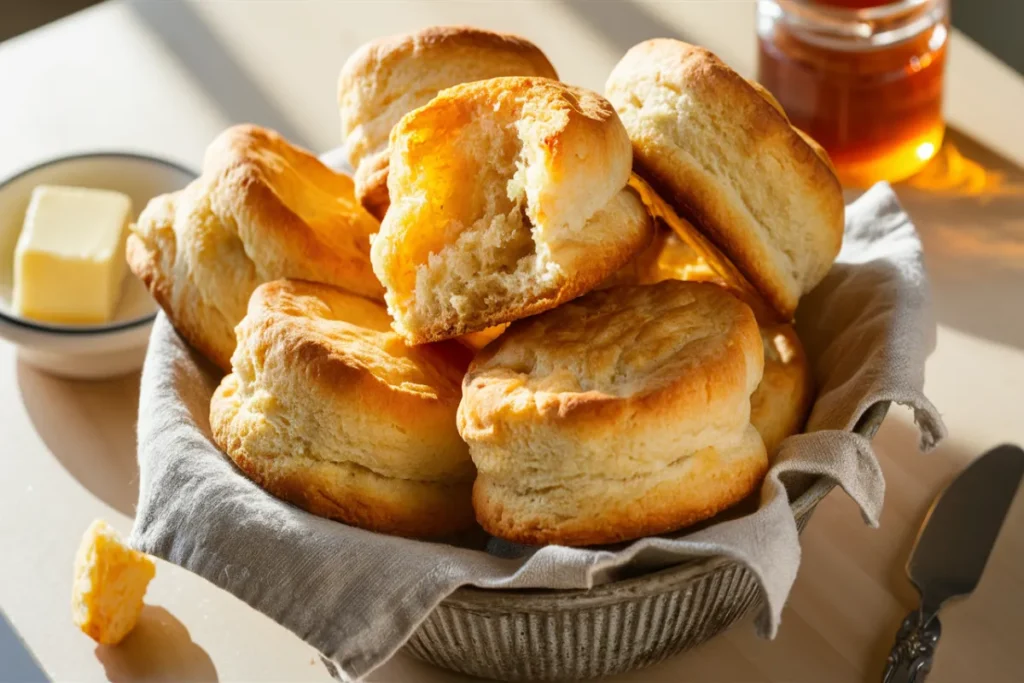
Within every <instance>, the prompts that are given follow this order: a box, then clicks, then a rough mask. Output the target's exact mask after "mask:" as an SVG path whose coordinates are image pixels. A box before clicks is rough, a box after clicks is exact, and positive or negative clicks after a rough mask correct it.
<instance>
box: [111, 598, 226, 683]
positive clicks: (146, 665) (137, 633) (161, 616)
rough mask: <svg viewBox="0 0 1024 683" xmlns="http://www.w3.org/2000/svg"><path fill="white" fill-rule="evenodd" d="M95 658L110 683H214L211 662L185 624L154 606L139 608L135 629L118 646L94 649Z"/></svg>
mask: <svg viewBox="0 0 1024 683" xmlns="http://www.w3.org/2000/svg"><path fill="white" fill-rule="evenodd" d="M96 658H97V659H99V660H100V663H102V664H103V669H104V670H105V671H106V674H107V680H109V681H111V682H112V683H121V682H122V681H123V682H125V683H128V682H129V681H175V682H178V681H181V682H185V681H189V682H191V681H195V682H198V681H216V680H218V679H217V668H216V667H215V666H214V665H213V660H212V659H210V655H208V654H207V653H206V650H204V649H203V648H201V647H200V646H199V645H197V644H195V643H194V642H192V636H191V635H190V634H189V632H188V629H187V628H185V625H184V624H182V623H181V622H180V621H178V619H177V618H175V616H174V615H173V614H171V613H170V612H168V611H167V610H166V609H164V608H163V607H156V606H154V605H146V606H145V607H143V608H142V614H141V615H140V616H139V623H138V625H137V626H136V627H135V630H134V631H132V632H131V634H129V635H128V637H127V638H125V639H124V640H123V641H122V642H121V643H120V644H119V645H117V646H116V647H109V646H106V645H100V646H98V647H97V648H96Z"/></svg>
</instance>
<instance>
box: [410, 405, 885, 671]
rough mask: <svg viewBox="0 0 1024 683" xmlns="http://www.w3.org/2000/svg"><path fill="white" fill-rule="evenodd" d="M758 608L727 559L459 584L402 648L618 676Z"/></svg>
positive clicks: (817, 493)
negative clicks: (519, 585) (546, 584)
mask: <svg viewBox="0 0 1024 683" xmlns="http://www.w3.org/2000/svg"><path fill="white" fill-rule="evenodd" d="M887 410H888V404H877V405H876V406H874V407H873V408H872V409H871V410H869V411H868V412H867V413H865V415H864V416H863V418H862V419H861V421H860V423H858V425H857V427H856V430H855V431H857V432H858V433H860V434H863V435H864V436H866V437H868V438H871V437H873V436H874V434H875V432H876V431H877V430H878V427H879V425H881V423H882V420H883V419H884V417H885V414H886V411H887ZM832 487H833V483H832V482H831V481H826V480H824V479H817V480H814V481H811V482H809V483H808V485H807V486H806V489H805V490H804V491H803V492H802V493H801V494H800V495H799V496H797V497H796V499H795V500H794V501H793V503H792V509H793V515H794V517H795V518H796V522H797V527H798V528H799V529H800V530H801V531H803V529H804V527H805V526H806V525H807V522H808V521H809V520H810V517H811V513H812V512H813V511H814V508H815V506H817V504H818V503H819V502H821V500H822V499H823V498H824V497H825V496H826V495H827V494H828V492H829V491H831V490H832ZM760 605H761V594H760V591H759V589H758V585H757V580H756V579H755V578H754V575H753V574H752V573H751V572H750V571H749V570H748V569H747V568H746V567H744V566H743V565H740V564H738V563H736V562H734V561H732V560H727V559H725V558H711V559H706V560H699V561H694V562H690V563H687V564H684V565H680V566H677V567H672V568H670V569H666V570H662V571H659V572H655V573H651V574H647V575H645V576H641V577H637V578H632V579H628V580H624V581H617V582H615V583H611V584H606V585H602V586H599V587H596V588H593V589H591V590H576V591H537V590H533V591H495V590H481V589H476V588H462V589H459V590H458V591H456V592H455V593H453V594H452V595H451V596H450V597H448V598H447V599H446V600H444V601H443V602H442V603H441V604H440V605H439V606H438V607H437V609H435V610H434V611H433V612H432V613H431V614H430V616H429V617H427V619H426V621H424V622H423V624H422V625H421V626H420V628H419V629H418V630H417V631H416V633H415V634H413V636H412V638H411V639H410V641H409V643H408V644H407V646H406V649H407V651H408V652H410V653H411V654H412V655H414V656H416V657H418V658H419V659H422V660H424V661H427V662H430V663H431V664H434V665H436V666H439V667H443V668H445V669H451V670H453V671H458V672H460V673H464V674H469V675H471V676H477V677H484V678H493V679H500V680H506V681H524V680H534V681H554V680H563V681H564V680H580V679H586V678H596V677H598V676H609V675H612V674H617V673H623V672H626V671H630V670H632V669H637V668H640V667H643V666H647V665H649V664H654V663H655V662H658V661H661V660H663V659H665V658H667V657H671V656H672V655H675V654H678V653H680V652H684V651H686V650H689V649H690V648H692V647H694V646H695V645H698V644H700V643H702V642H704V641H705V640H707V639H708V638H711V637H712V636H715V635H717V634H718V633H721V632H722V631H724V630H725V629H727V628H729V627H730V626H731V625H733V624H734V623H736V622H737V621H739V620H740V619H742V618H743V617H744V616H746V615H747V614H748V613H750V612H752V611H753V610H754V609H755V608H757V607H759V606H760Z"/></svg>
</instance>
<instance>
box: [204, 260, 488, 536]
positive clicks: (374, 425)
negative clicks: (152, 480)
mask: <svg viewBox="0 0 1024 683" xmlns="http://www.w3.org/2000/svg"><path fill="white" fill-rule="evenodd" d="M389 322H390V321H389V319H388V317H387V313H386V311H385V309H384V307H383V305H381V304H380V303H378V302H376V301H372V300H369V299H365V298H362V297H358V296H356V295H353V294H349V293H347V292H344V291H342V290H340V289H336V288H333V287H329V286H327V285H322V284H317V283H310V282H302V281H296V280H279V281H274V282H270V283H267V284H264V285H262V286H260V287H259V288H258V289H257V290H256V291H255V292H254V294H253V296H252V300H251V302H250V304H249V312H248V315H247V316H246V317H245V319H244V320H243V321H242V322H241V324H239V326H238V339H239V344H238V348H237V349H236V351H235V354H234V356H233V358H232V368H233V371H232V373H231V374H229V375H228V376H227V377H225V378H224V380H223V381H222V382H221V384H220V386H219V387H218V388H217V390H216V392H215V393H214V396H213V400H212V401H211V405H210V424H211V426H212V429H213V435H214V440H215V441H216V443H217V445H218V446H220V448H221V449H222V450H223V451H224V452H225V453H227V455H228V456H229V457H230V458H231V459H232V460H234V462H235V463H236V464H237V465H238V467H239V468H240V469H241V470H242V471H243V472H245V473H246V474H247V475H249V477H250V478H252V479H253V480H255V481H256V482H257V483H258V484H259V485H260V486H262V487H264V488H265V489H267V490H268V491H270V492H271V493H273V494H274V495H276V496H278V497H280V498H282V499H284V500H287V501H289V502H291V503H293V504H295V505H298V506H299V507H302V508H304V509H306V510H308V511H309V512H312V513H314V514H317V515H321V516H325V517H330V518H333V519H338V520H340V521H343V522H346V523H348V524H353V525H356V526H360V527H363V528H366V529H370V530H372V531H379V532H383V533H392V534H398V535H403V536H410V537H438V536H444V535H448V534H451V533H455V532H457V531H460V530H463V529H465V528H467V527H468V526H470V525H472V521H473V513H472V508H471V505H470V489H471V485H472V481H473V476H474V469H473V465H472V462H471V461H470V458H469V454H468V449H467V447H466V444H465V443H464V442H463V441H462V440H461V439H460V438H459V434H458V431H457V429H456V425H455V414H456V410H457V407H458V403H459V400H460V396H461V389H460V382H461V379H462V376H463V373H464V372H465V369H466V366H467V364H468V363H469V359H470V357H471V352H470V351H469V350H468V349H467V348H466V347H465V346H463V345H462V344H459V343H457V342H445V343H442V344H435V345H429V346H422V347H409V346H407V345H406V344H405V343H404V342H403V341H402V340H401V339H400V338H399V337H398V336H397V335H396V334H395V333H394V332H392V331H391V330H390V327H389Z"/></svg>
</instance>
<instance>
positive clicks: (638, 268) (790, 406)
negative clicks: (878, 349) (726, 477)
mask: <svg viewBox="0 0 1024 683" xmlns="http://www.w3.org/2000/svg"><path fill="white" fill-rule="evenodd" d="M659 235H660V236H659V238H657V239H656V240H655V242H654V243H653V247H652V249H650V250H648V251H651V252H653V253H648V252H644V254H641V257H638V258H637V259H635V260H634V262H633V263H631V264H629V265H628V266H627V267H626V268H623V269H622V270H621V271H619V274H618V279H619V281H620V282H621V283H623V284H626V283H630V282H632V283H640V284H649V283H654V282H662V281H664V280H685V281H687V282H710V283H714V284H716V285H719V286H726V283H725V282H724V281H723V280H722V278H721V277H720V276H719V275H718V274H717V273H715V271H714V270H713V269H712V268H711V267H710V265H709V264H708V263H707V261H705V260H704V259H703V258H701V256H700V255H699V254H697V252H696V251H694V249H693V248H692V247H690V246H689V245H688V244H686V242H684V241H682V240H681V239H680V238H679V236H678V235H676V234H675V233H674V232H672V231H669V230H665V229H662V230H661V231H660V233H659ZM761 339H762V342H763V345H764V375H763V377H762V378H761V383H760V384H758V385H757V389H755V390H754V393H753V394H752V395H751V396H750V423H751V424H752V425H754V428H755V429H757V431H758V433H760V434H761V439H762V440H763V441H764V444H765V448H766V450H767V451H768V455H769V457H774V456H775V455H776V453H777V452H778V450H779V447H780V446H781V444H782V441H783V439H785V438H786V437H788V436H791V435H793V434H799V433H800V432H801V431H803V428H804V423H805V421H806V419H807V413H808V412H809V411H810V409H811V404H812V403H813V401H814V379H813V377H812V376H811V369H810V366H809V364H808V362H807V355H806V354H805V352H804V348H803V345H802V344H801V343H800V338H799V337H797V334H796V330H795V329H794V328H793V326H792V325H789V324H781V325H769V326H767V327H765V326H762V327H761Z"/></svg>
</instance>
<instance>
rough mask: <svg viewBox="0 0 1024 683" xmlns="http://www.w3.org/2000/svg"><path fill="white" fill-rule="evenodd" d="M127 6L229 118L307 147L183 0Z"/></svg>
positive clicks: (272, 100)
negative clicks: (262, 127) (258, 127)
mask: <svg viewBox="0 0 1024 683" xmlns="http://www.w3.org/2000/svg"><path fill="white" fill-rule="evenodd" d="M128 7H129V8H131V10H132V11H133V12H135V15H136V16H137V17H138V18H139V20H140V21H141V22H142V23H143V24H144V25H145V26H146V28H147V29H149V30H150V31H152V32H153V35H155V36H156V37H157V38H159V39H160V41H161V42H162V43H163V44H164V46H165V47H167V49H168V50H169V51H170V52H171V53H172V54H173V55H174V56H175V57H176V58H177V59H178V61H179V62H180V63H181V65H182V66H183V67H184V68H185V69H186V70H188V72H189V75H191V76H192V78H193V79H195V82H196V83H198V84H199V85H200V86H201V87H202V88H203V90H204V91H205V92H206V94H207V96H208V97H209V98H210V101H212V102H214V103H216V104H217V106H218V107H220V109H221V111H222V112H223V113H224V115H225V117H227V119H228V120H229V121H232V122H237V123H240V122H251V123H256V124H259V125H261V126H266V127H267V128H272V129H274V130H276V131H277V132H279V133H281V134H282V135H284V136H285V137H286V138H288V139H289V140H291V141H292V142H293V143H295V144H298V145H301V146H303V147H309V141H308V140H307V139H306V138H305V136H304V135H302V132H301V131H300V130H299V129H298V127H297V126H296V125H295V123H294V122H293V121H292V120H291V119H290V118H289V117H288V115H287V114H286V113H285V112H284V110H282V109H281V108H280V107H279V106H278V105H277V104H275V103H274V98H273V97H272V96H270V95H269V94H268V93H266V92H264V90H263V89H262V88H261V87H260V86H259V85H258V84H257V83H256V82H255V81H254V80H253V78H252V76H250V75H249V73H248V72H247V71H246V70H245V68H243V67H242V66H241V65H240V64H239V63H238V61H237V60H236V59H235V58H234V57H232V56H231V54H230V52H229V51H228V50H227V49H226V48H225V47H224V45H223V43H222V41H221V40H220V39H219V38H218V37H217V36H216V35H215V34H214V33H213V32H212V31H211V30H210V28H209V26H208V25H207V23H206V22H205V21H203V18H202V17H201V16H200V15H199V14H198V13H197V12H196V10H195V9H194V8H192V7H191V6H189V4H188V3H185V2H132V3H129V4H128Z"/></svg>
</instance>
